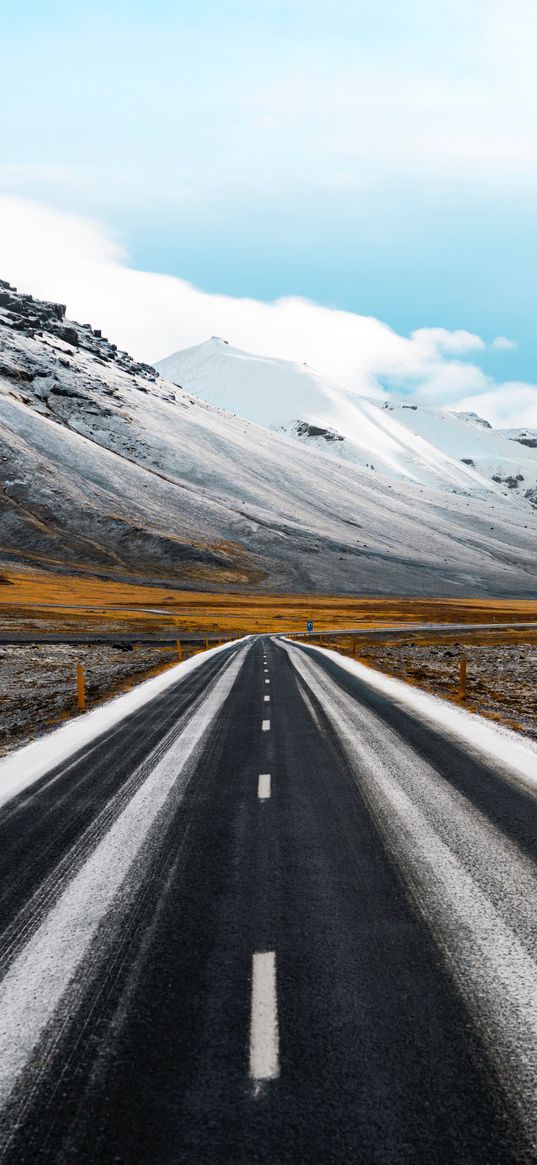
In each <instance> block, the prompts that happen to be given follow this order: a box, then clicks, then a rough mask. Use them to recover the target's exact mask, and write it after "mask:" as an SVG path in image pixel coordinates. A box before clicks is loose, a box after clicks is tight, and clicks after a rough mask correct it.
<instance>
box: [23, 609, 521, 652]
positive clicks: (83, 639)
mask: <svg viewBox="0 0 537 1165" xmlns="http://www.w3.org/2000/svg"><path fill="white" fill-rule="evenodd" d="M165 613H166V612H163V614H165ZM498 631H537V623H535V622H533V623H399V624H394V625H393V626H390V627H349V628H347V629H346V630H344V631H342V630H341V629H340V628H339V629H335V630H333V631H315V632H314V633H313V635H312V636H311V637H310V635H309V634H308V632H306V631H303V632H296V631H294V632H289V634H292V635H293V637H294V638H296V639H309V638H313V639H314V640H316V641H317V640H319V641H321V642H322V640H323V638H329V639H333V638H337V637H338V636H343V635H345V636H347V635H357V636H360V638H361V637H362V636H365V637H367V638H368V639H381V640H385V639H395V640H397V639H414V638H416V639H417V638H427V637H428V636H430V635H434V636H435V637H437V636H438V637H439V636H448V637H449V636H452V635H460V636H461V637H464V635H465V634H466V635H468V634H473V633H475V632H479V633H481V632H482V633H484V634H485V635H487V634H488V633H489V632H491V633H492V632H496V633H497V632H498ZM223 638H224V639H226V638H228V637H227V636H221V635H218V634H214V633H213V634H208V635H205V633H204V632H201V631H200V632H198V633H196V632H190V631H189V632H182V631H181V630H180V628H177V629H176V630H175V631H174V632H173V634H172V633H171V632H169V633H168V634H167V635H165V634H161V635H159V636H157V635H155V634H152V635H148V634H147V633H144V632H141V633H137V632H135V631H134V632H131V631H129V632H127V633H126V634H123V633H122V632H121V633H118V632H116V633H115V634H113V633H109V632H102V631H86V632H83V631H74V632H72V633H69V632H66V633H65V632H56V633H54V632H48V633H42V632H40V631H39V630H35V631H0V646H4V647H8V646H11V647H16V646H17V645H21V644H36V643H37V644H48V645H53V644H59V643H65V644H72V645H76V644H84V645H85V646H89V647H91V646H97V645H99V646H102V645H103V644H107V643H112V644H114V643H115V644H121V645H122V644H127V643H132V644H136V643H138V644H149V645H151V646H153V647H167V646H171V647H173V646H174V645H175V644H176V643H177V640H178V639H179V640H180V641H181V643H183V644H196V645H199V644H202V643H205V642H207V643H220V642H221V640H222V639H223Z"/></svg>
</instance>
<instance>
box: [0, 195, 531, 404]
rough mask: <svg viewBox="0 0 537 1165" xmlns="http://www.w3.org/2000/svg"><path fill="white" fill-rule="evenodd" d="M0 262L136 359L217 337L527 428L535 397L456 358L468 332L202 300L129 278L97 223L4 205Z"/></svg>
mask: <svg viewBox="0 0 537 1165" xmlns="http://www.w3.org/2000/svg"><path fill="white" fill-rule="evenodd" d="M0 256H1V270H0V276H1V277H2V278H7V279H9V280H10V281H11V282H12V283H14V284H15V285H17V286H18V287H19V288H20V289H21V290H26V291H30V292H32V293H33V294H34V295H36V296H39V297H42V298H46V299H55V300H59V301H60V302H62V303H65V302H66V303H67V307H68V313H69V314H70V315H71V316H72V317H74V318H76V319H78V320H80V321H81V322H91V323H93V324H95V325H96V326H98V327H101V328H102V329H103V331H104V332H105V333H106V334H107V335H109V336H110V338H112V339H113V340H114V341H115V342H116V343H117V344H118V345H119V346H120V347H124V348H127V349H128V350H129V351H130V352H132V354H133V355H134V356H136V357H138V358H140V359H143V360H155V359H158V358H160V357H163V356H166V355H168V354H170V353H171V352H172V351H176V350H177V349H179V348H185V347H189V346H191V345H193V344H197V343H200V342H201V341H203V340H206V339H207V338H208V337H209V336H211V335H214V334H217V335H220V336H223V337H225V338H226V339H228V340H229V341H230V343H232V344H233V345H235V346H236V347H238V348H244V349H245V350H247V351H251V352H256V353H262V354H264V355H267V356H279V357H281V358H284V359H288V360H296V361H299V362H304V361H306V362H307V363H308V364H310V365H311V366H312V367H313V368H315V369H317V370H318V371H319V372H321V373H323V374H324V375H325V376H327V377H329V378H330V379H332V380H335V381H336V382H337V383H339V384H341V385H342V386H344V387H345V388H347V389H349V390H351V391H355V392H360V393H363V394H367V395H373V396H386V395H389V394H390V393H393V392H398V393H403V394H405V395H413V396H414V397H415V398H416V399H417V400H421V401H423V402H425V403H432V404H437V405H441V404H447V405H448V406H450V407H455V406H456V407H458V408H468V409H470V408H472V409H473V408H475V409H476V410H477V411H480V412H482V413H484V414H485V415H486V416H488V417H490V419H491V420H493V421H497V420H498V419H499V420H500V421H501V423H502V424H504V425H508V424H512V425H516V424H528V425H529V424H532V423H537V388H535V387H534V386H532V385H520V384H507V385H498V384H497V383H496V382H495V381H494V380H492V379H491V378H490V377H489V376H487V375H485V373H484V372H483V371H482V369H481V368H479V366H478V365H476V364H475V363H466V362H465V361H464V359H461V357H464V356H465V355H466V354H468V353H471V352H476V353H478V352H480V351H481V350H483V348H484V347H485V345H484V342H483V340H482V339H481V338H480V337H479V336H476V335H474V334H472V333H471V332H467V331H464V330H458V331H454V332H450V331H449V330H447V329H445V328H441V327H438V328H419V329H417V330H416V331H414V332H413V333H412V335H411V336H410V337H407V336H401V335H399V334H398V333H397V332H395V331H394V330H393V328H390V327H389V326H388V325H387V324H385V323H383V322H382V321H381V320H377V319H374V318H372V317H370V316H361V315H357V314H356V313H353V312H346V311H338V310H334V309H331V308H326V307H323V306H321V305H320V304H317V303H312V302H311V301H309V300H304V299H298V298H287V299H280V300H277V301H275V302H274V303H263V302H260V301H258V300H253V299H237V298H233V297H231V296H225V295H210V294H207V293H206V292H203V291H200V290H199V289H198V288H196V287H193V286H192V285H191V284H190V283H187V282H186V281H185V280H182V279H177V278H175V277H172V276H168V275H159V274H152V273H148V272H144V271H136V270H134V269H132V268H131V267H129V266H128V262H127V256H126V254H125V252H124V251H123V249H122V248H121V246H120V245H119V244H118V242H117V240H116V239H115V238H114V237H113V236H112V235H111V234H110V232H108V231H107V230H106V229H105V228H103V226H102V225H100V224H99V223H96V222H93V221H91V220H88V219H84V218H80V217H77V216H75V215H67V214H64V213H62V212H59V211H57V210H51V209H49V208H48V207H45V206H42V205H40V204H38V203H33V202H28V201H26V200H24V199H20V198H14V197H9V196H5V197H0ZM498 339H500V338H498ZM507 343H509V342H507ZM496 346H501V347H504V346H505V344H504V343H502V344H501V345H499V344H498V342H497V341H496ZM454 357H459V359H454ZM532 417H533V418H534V420H533V421H532V420H531V418H532Z"/></svg>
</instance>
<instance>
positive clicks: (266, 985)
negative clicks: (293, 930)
mask: <svg viewBox="0 0 537 1165" xmlns="http://www.w3.org/2000/svg"><path fill="white" fill-rule="evenodd" d="M279 1075H280V1059H279V1041H278V1001H277V993H276V952H275V951H257V952H256V954H255V955H254V956H253V958H252V1011H251V1018H250V1076H251V1078H252V1080H256V1081H260V1080H275V1079H276V1077H277V1076H279Z"/></svg>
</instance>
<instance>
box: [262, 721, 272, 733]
mask: <svg viewBox="0 0 537 1165" xmlns="http://www.w3.org/2000/svg"><path fill="white" fill-rule="evenodd" d="M269 728H270V720H263V722H262V724H261V731H262V732H268V730H269Z"/></svg>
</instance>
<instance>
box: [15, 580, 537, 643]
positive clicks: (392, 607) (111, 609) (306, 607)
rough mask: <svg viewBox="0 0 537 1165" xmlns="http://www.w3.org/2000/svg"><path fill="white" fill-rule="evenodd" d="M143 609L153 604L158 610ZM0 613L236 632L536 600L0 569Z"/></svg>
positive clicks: (488, 619)
mask: <svg viewBox="0 0 537 1165" xmlns="http://www.w3.org/2000/svg"><path fill="white" fill-rule="evenodd" d="M147 608H158V609H159V610H158V611H157V612H155V611H151V610H148V609H147ZM0 613H1V615H2V623H3V626H4V628H8V627H9V626H13V625H15V623H16V625H17V627H18V628H19V629H23V628H24V626H25V625H30V624H31V627H32V628H33V629H37V627H38V625H39V623H41V624H43V625H44V624H45V623H46V625H47V629H50V627H51V625H52V624H54V626H55V627H56V628H57V629H65V630H66V631H69V630H75V629H78V630H79V629H81V628H82V627H84V628H88V629H89V628H91V629H93V630H96V629H99V628H102V629H104V628H108V629H110V630H112V629H113V630H114V631H116V630H120V629H121V628H123V629H124V630H125V631H127V630H129V629H132V630H134V629H136V630H137V631H142V630H143V631H144V632H151V631H154V632H155V633H158V632H163V631H168V632H169V631H172V632H174V631H175V630H177V631H184V632H185V633H188V632H205V633H206V634H222V635H229V634H237V635H241V634H244V633H246V632H271V631H290V632H293V631H295V632H296V631H304V630H305V625H306V620H307V619H313V621H314V624H315V631H324V630H332V629H333V630H339V629H342V630H343V629H345V628H354V627H363V628H364V629H365V628H368V627H382V626H383V625H384V626H387V625H391V624H396V623H416V622H417V623H422V622H435V623H450V622H453V623H493V622H495V621H498V622H517V621H526V620H537V600H535V601H526V600H523V599H507V600H500V599H472V598H468V599H440V598H439V599H412V598H382V597H381V598H376V597H369V598H361V597H358V598H352V597H347V596H344V597H340V596H337V595H336V596H327V595H322V596H319V595H314V596H312V595H280V596H274V595H250V594H237V593H234V594H233V593H232V594H214V593H207V592H200V591H175V590H170V589H168V588H164V587H158V586H144V585H136V584H129V583H119V582H111V581H106V580H102V579H93V578H83V577H81V576H79V575H58V574H53V573H49V572H46V571H37V570H32V569H27V570H25V569H22V568H20V569H17V570H11V569H9V568H7V569H6V568H3V569H2V578H1V579H0Z"/></svg>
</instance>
